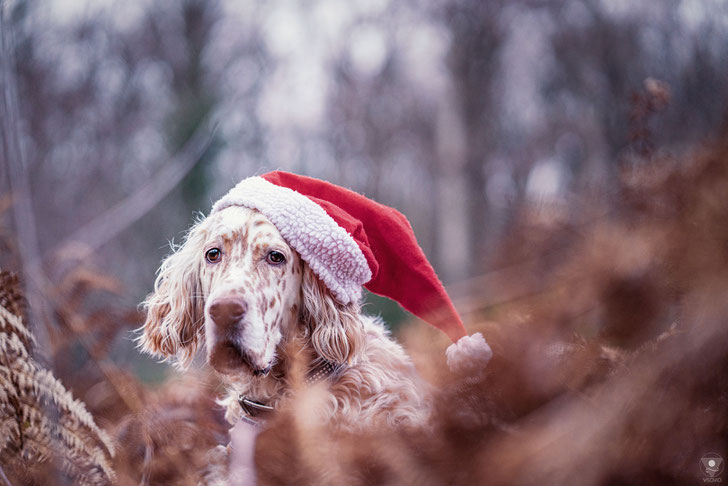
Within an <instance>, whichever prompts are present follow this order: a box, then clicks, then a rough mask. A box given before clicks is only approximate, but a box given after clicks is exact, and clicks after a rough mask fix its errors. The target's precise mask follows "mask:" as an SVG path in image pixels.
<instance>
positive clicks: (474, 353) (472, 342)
mask: <svg viewBox="0 0 728 486" xmlns="http://www.w3.org/2000/svg"><path fill="white" fill-rule="evenodd" d="M445 356H446V357H447V366H448V367H449V368H450V371H452V372H453V373H477V372H479V371H481V370H482V369H484V368H485V366H486V365H487V364H488V361H490V358H492V357H493V351H492V350H491V349H490V346H488V343H486V342H485V338H484V337H483V335H482V334H480V333H479V332H476V333H475V334H473V335H472V336H463V337H461V338H460V339H458V341H457V342H456V343H452V344H451V345H450V346H448V347H447V350H446V351H445Z"/></svg>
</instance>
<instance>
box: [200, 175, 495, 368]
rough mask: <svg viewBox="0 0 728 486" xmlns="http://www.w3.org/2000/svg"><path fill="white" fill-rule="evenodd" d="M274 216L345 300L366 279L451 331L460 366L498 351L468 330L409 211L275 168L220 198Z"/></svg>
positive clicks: (452, 360) (223, 203) (451, 361)
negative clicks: (421, 244) (420, 242)
mask: <svg viewBox="0 0 728 486" xmlns="http://www.w3.org/2000/svg"><path fill="white" fill-rule="evenodd" d="M229 206H243V207H247V208H250V209H256V210H258V211H260V213H262V214H263V215H264V216H266V217H267V218H268V219H269V220H270V221H271V222H272V223H273V224H274V225H275V226H276V228H277V229H278V231H279V232H280V234H281V236H283V238H284V239H285V240H286V241H287V242H288V244H289V245H291V247H292V248H294V249H295V250H296V251H297V252H298V253H299V254H300V255H301V258H302V259H303V260H304V261H306V262H307V263H308V265H309V266H310V267H311V270H313V272H314V273H315V274H316V275H317V276H318V277H319V278H320V279H321V281H322V282H323V283H324V284H325V285H326V286H327V287H328V288H329V290H330V291H331V293H332V294H333V295H334V297H335V298H336V299H337V300H338V301H340V302H341V303H342V304H348V303H350V302H353V301H356V300H358V299H359V298H360V297H361V287H362V286H364V287H366V288H367V289H368V290H369V291H371V292H373V293H375V294H378V295H382V296H384V297H388V298H390V299H392V300H394V301H396V302H398V303H399V304H400V305H401V306H402V307H404V308H405V309H407V310H408V311H410V312H411V313H413V314H414V315H416V316H418V317H419V318H421V319H422V320H424V321H426V322H428V323H430V324H432V325H433V326H435V327H436V328H438V329H440V330H441V331H443V332H444V333H445V334H447V335H448V337H449V338H450V339H451V340H452V341H453V344H452V345H451V346H449V347H448V349H447V351H446V355H447V362H448V365H449V366H450V368H451V369H452V370H453V371H469V370H476V369H478V368H481V367H483V366H485V364H487V362H488V360H490V358H491V356H492V354H493V353H492V351H491V349H490V347H489V346H488V344H487V343H486V342H485V339H484V338H483V336H482V335H481V334H480V333H476V334H473V335H472V336H468V335H467V333H466V332H465V327H464V326H463V323H462V320H461V319H460V316H459V315H458V313H457V311H456V310H455V306H454V305H453V303H452V301H451V300H450V298H449V297H448V295H447V292H446V291H445V288H444V287H443V285H442V283H441V282H440V279H438V278H437V275H436V274H435V270H434V269H433V268H432V265H430V262H428V261H427V257H425V254H424V252H423V251H422V249H421V248H420V247H419V245H418V244H417V240H416V239H415V235H414V232H413V231H412V227H411V226H410V224H409V222H408V221H407V218H406V217H405V216H404V215H403V214H402V213H400V212H399V211H397V210H396V209H393V208H390V207H388V206H385V205H383V204H379V203H377V202H375V201H372V200H371V199H369V198H367V197H365V196H362V195H361V194H357V193H356V192H354V191H350V190H349V189H345V188H343V187H339V186H336V185H334V184H331V183H329V182H325V181H322V180H319V179H314V178H311V177H305V176H300V175H296V174H291V173H288V172H282V171H274V172H269V173H267V174H264V175H262V176H258V177H249V178H247V179H243V180H242V181H241V182H240V183H238V184H237V185H236V186H235V187H234V188H232V189H231V190H230V191H229V192H228V193H227V194H226V195H225V196H223V197H222V198H221V199H220V200H219V201H217V202H216V203H215V205H214V206H213V208H212V212H213V213H214V212H217V211H220V210H222V209H224V208H227V207H229Z"/></svg>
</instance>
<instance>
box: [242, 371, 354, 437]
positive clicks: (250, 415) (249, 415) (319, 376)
mask: <svg viewBox="0 0 728 486" xmlns="http://www.w3.org/2000/svg"><path fill="white" fill-rule="evenodd" d="M339 368H340V367H337V366H334V365H333V364H331V363H329V362H328V361H323V362H322V363H321V364H320V365H319V366H317V367H315V368H314V369H312V370H311V371H310V372H309V373H308V376H307V377H306V380H305V381H304V382H303V384H304V386H306V387H311V386H314V385H316V384H318V383H320V382H322V381H323V380H325V379H327V378H329V377H330V376H332V375H334V374H335V373H336V372H337V371H338V369H339ZM238 404H239V405H240V408H241V409H242V410H243V415H242V417H240V419H241V420H243V421H244V422H246V423H249V424H251V425H255V426H257V427H259V426H261V421H262V420H263V419H265V418H266V417H268V416H270V414H272V413H273V412H275V408H274V407H272V406H270V405H266V404H264V403H261V402H258V401H255V400H252V399H250V398H248V397H246V396H245V395H242V394H240V395H238Z"/></svg>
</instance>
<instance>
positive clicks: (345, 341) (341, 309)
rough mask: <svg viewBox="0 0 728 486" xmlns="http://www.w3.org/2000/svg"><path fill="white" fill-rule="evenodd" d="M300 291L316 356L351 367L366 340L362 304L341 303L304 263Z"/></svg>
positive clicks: (304, 320) (302, 309)
mask: <svg viewBox="0 0 728 486" xmlns="http://www.w3.org/2000/svg"><path fill="white" fill-rule="evenodd" d="M301 291H302V299H301V300H302V308H301V317H302V319H303V322H304V323H305V324H306V326H307V327H308V331H309V335H310V337H311V343H312V345H313V348H314V351H315V352H316V354H318V355H319V356H320V357H321V358H323V359H325V360H326V361H328V362H330V363H332V364H335V365H340V364H344V363H349V364H350V363H351V362H352V361H353V360H354V359H355V358H356V356H357V355H358V353H359V351H360V350H361V348H362V345H363V343H364V339H365V334H364V325H363V323H362V321H361V317H360V314H359V304H358V303H357V302H352V303H350V304H346V305H344V304H341V303H339V302H338V301H337V300H336V299H335V298H334V296H333V295H332V294H331V292H330V291H329V289H328V288H327V287H326V285H324V283H323V282H322V281H321V280H320V279H319V278H318V277H317V276H316V274H315V273H313V271H312V270H311V269H310V268H309V266H308V264H305V263H304V271H303V284H302V285H301Z"/></svg>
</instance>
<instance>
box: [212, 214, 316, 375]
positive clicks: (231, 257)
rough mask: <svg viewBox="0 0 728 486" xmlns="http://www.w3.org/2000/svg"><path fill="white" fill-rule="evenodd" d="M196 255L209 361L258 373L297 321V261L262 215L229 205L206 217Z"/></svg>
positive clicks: (225, 369)
mask: <svg viewBox="0 0 728 486" xmlns="http://www.w3.org/2000/svg"><path fill="white" fill-rule="evenodd" d="M203 248H204V249H203V251H202V252H201V254H200V255H199V258H200V261H201V265H202V271H201V275H200V281H201V287H202V288H201V291H202V295H203V296H204V297H205V304H204V332H205V337H206V345H207V346H206V347H207V358H208V361H209V363H210V364H211V365H212V366H213V367H214V368H215V369H216V370H217V371H220V372H222V373H230V372H237V371H238V370H239V369H240V368H241V366H243V364H244V365H247V366H248V367H249V368H250V370H251V371H252V372H253V373H255V374H261V373H262V374H264V373H267V372H268V370H270V368H271V367H272V365H273V362H274V360H275V350H276V347H277V346H278V344H279V343H280V341H281V338H282V336H283V334H284V333H286V332H287V331H288V330H289V329H290V328H291V327H292V326H295V324H296V321H297V312H298V307H299V304H300V294H301V293H300V288H301V275H302V268H301V260H300V258H299V256H298V253H297V252H296V251H294V250H293V249H292V248H291V247H290V246H288V244H287V243H286V242H285V240H284V239H283V237H281V235H280V233H279V232H278V230H277V229H276V227H275V226H273V224H271V222H270V221H269V220H268V219H267V218H266V217H265V216H263V215H262V214H260V213H258V212H255V211H252V210H250V209H246V208H242V207H230V208H227V209H224V210H222V211H221V212H219V213H216V214H215V215H213V216H212V218H211V221H210V222H209V224H208V230H207V231H206V241H205V243H204V246H203Z"/></svg>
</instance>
